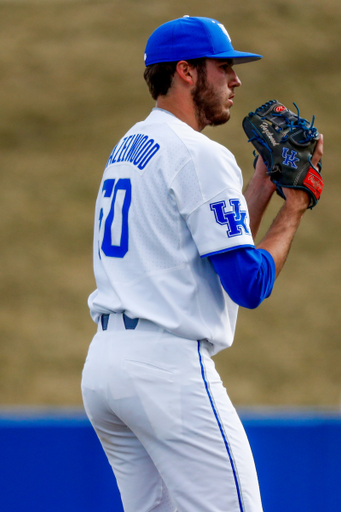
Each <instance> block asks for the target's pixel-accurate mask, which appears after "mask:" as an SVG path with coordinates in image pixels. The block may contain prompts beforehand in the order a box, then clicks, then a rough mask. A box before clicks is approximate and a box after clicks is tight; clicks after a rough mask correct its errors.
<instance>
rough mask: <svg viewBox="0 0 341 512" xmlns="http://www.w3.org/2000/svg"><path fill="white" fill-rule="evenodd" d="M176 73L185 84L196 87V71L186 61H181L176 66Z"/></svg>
mask: <svg viewBox="0 0 341 512" xmlns="http://www.w3.org/2000/svg"><path fill="white" fill-rule="evenodd" d="M176 71H177V73H178V75H179V77H180V78H181V80H183V81H184V82H186V84H188V85H194V84H195V81H196V69H195V68H193V66H191V65H190V64H189V63H188V62H187V61H186V60H180V61H179V62H178V63H177V65H176Z"/></svg>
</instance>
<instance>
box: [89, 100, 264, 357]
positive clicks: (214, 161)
mask: <svg viewBox="0 0 341 512" xmlns="http://www.w3.org/2000/svg"><path fill="white" fill-rule="evenodd" d="M245 246H252V247H253V246H254V242H253V239H252V235H251V231H250V228H249V215H248V210H247V205H246V201H245V198H244V196H243V194H242V174H241V171H240V169H239V167H238V165H237V163H236V161H235V158H234V156H233V155H232V153H231V152H230V151H229V150H227V149H226V148H225V147H223V146H221V145H220V144H218V143H216V142H214V141H212V140H210V139H209V138H208V137H206V136H205V135H203V134H201V133H199V132H197V131H195V130H193V129H192V128H191V127H189V126H188V125H187V124H186V123H183V122H182V121H180V120H179V119H177V118H176V117H175V116H173V115H172V114H170V113H169V112H166V111H163V110H160V109H154V110H153V111H152V112H151V114H150V115H149V116H148V117H147V119H146V120H145V121H143V122H140V123H137V124H136V125H135V126H133V127H132V128H131V130H129V131H128V132H127V134H126V135H125V136H124V137H123V139H121V141H120V142H119V143H118V144H117V145H116V147H115V148H114V150H113V151H112V153H111V155H110V158H109V160H108V163H107V166H106V168H105V171H104V175H103V179H102V182H101V186H100V190H99V194H98V198H97V202H96V211H95V227H94V273H95V278H96V284H97V289H96V290H95V291H94V292H93V293H92V294H91V295H90V297H89V307H90V312H91V316H92V318H93V319H94V321H95V322H98V321H99V317H100V315H101V314H103V313H111V312H125V313H126V314H127V315H128V316H129V317H130V318H144V319H147V320H150V321H152V322H155V323H156V324H158V325H160V326H162V327H163V328H164V329H166V330H167V331H170V332H171V333H173V334H175V335H178V336H181V337H184V338H188V339H193V340H200V339H207V340H208V341H209V342H211V343H212V344H213V345H214V348H213V350H212V353H217V352H218V351H220V350H222V349H223V348H226V347H227V346H230V345H231V344H232V342H233V337H234V330H235V324H236V319H237V312H238V306H237V305H236V304H235V303H234V302H233V301H232V300H231V299H230V298H229V296H228V295H227V294H226V292H225V291H224V290H223V288H222V286H221V284H220V280H219V277H218V275H217V274H216V273H215V271H214V269H213V266H212V264H211V262H210V260H209V258H207V257H205V256H209V255H212V254H215V253H219V252H222V251H226V250H229V249H232V248H235V247H245Z"/></svg>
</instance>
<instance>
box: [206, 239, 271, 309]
mask: <svg viewBox="0 0 341 512" xmlns="http://www.w3.org/2000/svg"><path fill="white" fill-rule="evenodd" d="M209 259H210V261H211V262H212V264H213V267H214V270H215V271H216V273H217V274H218V275H219V278H220V281H221V284H222V286H223V288H224V290H225V291H226V292H227V293H228V295H229V296H230V297H231V299H232V300H233V301H234V302H235V303H236V304H238V305H239V306H242V307H244V308H248V309H254V308H256V307H257V306H259V305H260V304H261V302H263V300H264V299H266V298H267V297H269V295H270V294H271V292H272V288H273V285H274V282H275V277H276V266H275V262H274V260H273V257H272V256H271V254H270V253H269V252H268V251H266V250H265V249H256V248H255V247H240V248H236V249H233V250H230V251H226V252H223V253H219V254H213V255H211V256H209Z"/></svg>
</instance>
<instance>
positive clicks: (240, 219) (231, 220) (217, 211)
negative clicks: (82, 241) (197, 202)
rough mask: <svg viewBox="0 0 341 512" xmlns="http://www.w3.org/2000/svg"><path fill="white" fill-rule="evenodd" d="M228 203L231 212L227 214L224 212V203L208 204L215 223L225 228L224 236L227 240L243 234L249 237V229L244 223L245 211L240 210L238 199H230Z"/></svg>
mask: <svg viewBox="0 0 341 512" xmlns="http://www.w3.org/2000/svg"><path fill="white" fill-rule="evenodd" d="M229 203H230V206H232V210H231V211H228V212H227V211H226V202H225V201H218V202H217V203H211V204H210V208H211V210H212V212H213V213H214V216H215V220H216V222H217V223H218V224H220V225H222V226H223V225H226V226H227V232H226V234H227V236H228V237H229V238H232V237H234V236H240V235H242V234H243V232H244V233H246V234H247V235H249V234H250V229H249V227H248V225H247V222H246V215H247V213H246V210H241V204H240V201H239V199H230V200H229Z"/></svg>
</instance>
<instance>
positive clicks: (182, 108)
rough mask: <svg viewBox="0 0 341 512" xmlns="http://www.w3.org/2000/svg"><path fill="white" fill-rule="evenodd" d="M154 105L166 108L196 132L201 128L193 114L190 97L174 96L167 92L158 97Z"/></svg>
mask: <svg viewBox="0 0 341 512" xmlns="http://www.w3.org/2000/svg"><path fill="white" fill-rule="evenodd" d="M156 106H157V107H158V108H162V109H164V110H168V112H170V113H171V114H173V115H174V116H175V117H177V118H178V119H180V121H183V122H184V123H186V124H188V125H189V126H190V127H191V128H193V130H196V131H198V132H199V131H201V130H202V128H201V127H200V126H199V123H198V119H197V117H196V115H195V110H194V105H193V100H192V97H189V98H187V97H186V98H185V97H181V96H178V97H177V98H174V95H173V94H167V95H166V96H159V97H158V99H157V101H156Z"/></svg>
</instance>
